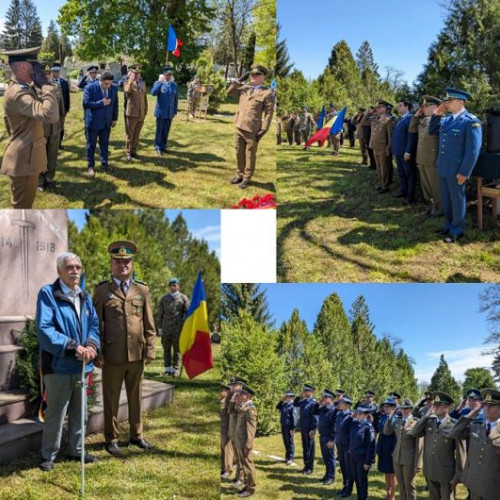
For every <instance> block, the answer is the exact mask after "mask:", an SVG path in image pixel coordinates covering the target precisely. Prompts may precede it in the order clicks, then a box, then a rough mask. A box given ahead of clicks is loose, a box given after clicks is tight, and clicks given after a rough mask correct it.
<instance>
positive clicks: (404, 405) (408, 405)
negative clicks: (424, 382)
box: [399, 398, 415, 408]
mask: <svg viewBox="0 0 500 500" xmlns="http://www.w3.org/2000/svg"><path fill="white" fill-rule="evenodd" d="M399 406H400V407H401V408H414V407H415V405H414V404H413V401H412V400H411V399H410V398H404V399H403V402H402V403H401V404H400V405H399Z"/></svg>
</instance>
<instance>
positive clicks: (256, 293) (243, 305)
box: [221, 283, 272, 326]
mask: <svg viewBox="0 0 500 500" xmlns="http://www.w3.org/2000/svg"><path fill="white" fill-rule="evenodd" d="M240 311H246V312H248V313H249V314H250V315H251V316H252V318H254V319H255V321H256V322H257V323H260V324H263V325H267V326H269V325H270V324H271V319H272V315H271V313H270V312H269V304H268V302H267V296H266V291H265V290H261V287H260V285H258V284H255V283H223V284H222V294H221V318H222V320H224V321H230V320H231V319H233V318H238V317H239V315H240Z"/></svg>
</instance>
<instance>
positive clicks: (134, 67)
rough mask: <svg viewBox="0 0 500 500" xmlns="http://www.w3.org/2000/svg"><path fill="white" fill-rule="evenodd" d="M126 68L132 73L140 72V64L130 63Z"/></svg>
mask: <svg viewBox="0 0 500 500" xmlns="http://www.w3.org/2000/svg"><path fill="white" fill-rule="evenodd" d="M128 69H129V71H132V73H140V72H141V69H142V66H141V65H140V64H130V65H129V67H128Z"/></svg>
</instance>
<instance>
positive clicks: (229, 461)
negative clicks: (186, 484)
mask: <svg viewBox="0 0 500 500" xmlns="http://www.w3.org/2000/svg"><path fill="white" fill-rule="evenodd" d="M231 396H232V394H231V393H230V392H228V394H227V395H226V397H225V398H224V399H222V400H221V408H220V428H221V433H220V437H221V469H222V472H227V473H229V474H230V473H231V472H232V471H233V466H234V449H233V443H232V441H231V439H230V438H229V403H230V399H231Z"/></svg>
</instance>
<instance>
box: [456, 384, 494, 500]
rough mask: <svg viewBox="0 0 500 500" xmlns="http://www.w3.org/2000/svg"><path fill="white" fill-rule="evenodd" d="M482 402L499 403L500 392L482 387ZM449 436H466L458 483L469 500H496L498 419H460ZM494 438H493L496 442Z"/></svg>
mask: <svg viewBox="0 0 500 500" xmlns="http://www.w3.org/2000/svg"><path fill="white" fill-rule="evenodd" d="M481 396H482V397H483V400H484V401H485V402H490V403H494V404H498V405H500V392H498V391H497V390H495V389H484V390H483V391H481ZM450 438H452V439H459V440H462V439H469V449H468V453H467V460H466V462H465V467H464V471H463V473H462V478H461V482H462V483H463V484H465V485H466V486H467V488H468V489H469V491H470V494H471V500H496V499H498V497H499V495H500V439H499V438H500V420H499V421H496V422H493V423H488V422H486V421H485V420H484V419H482V418H474V419H472V418H469V416H468V415H465V416H462V417H460V420H458V422H457V423H456V424H455V425H454V426H453V428H452V429H451V431H450ZM495 439H496V441H495Z"/></svg>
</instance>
